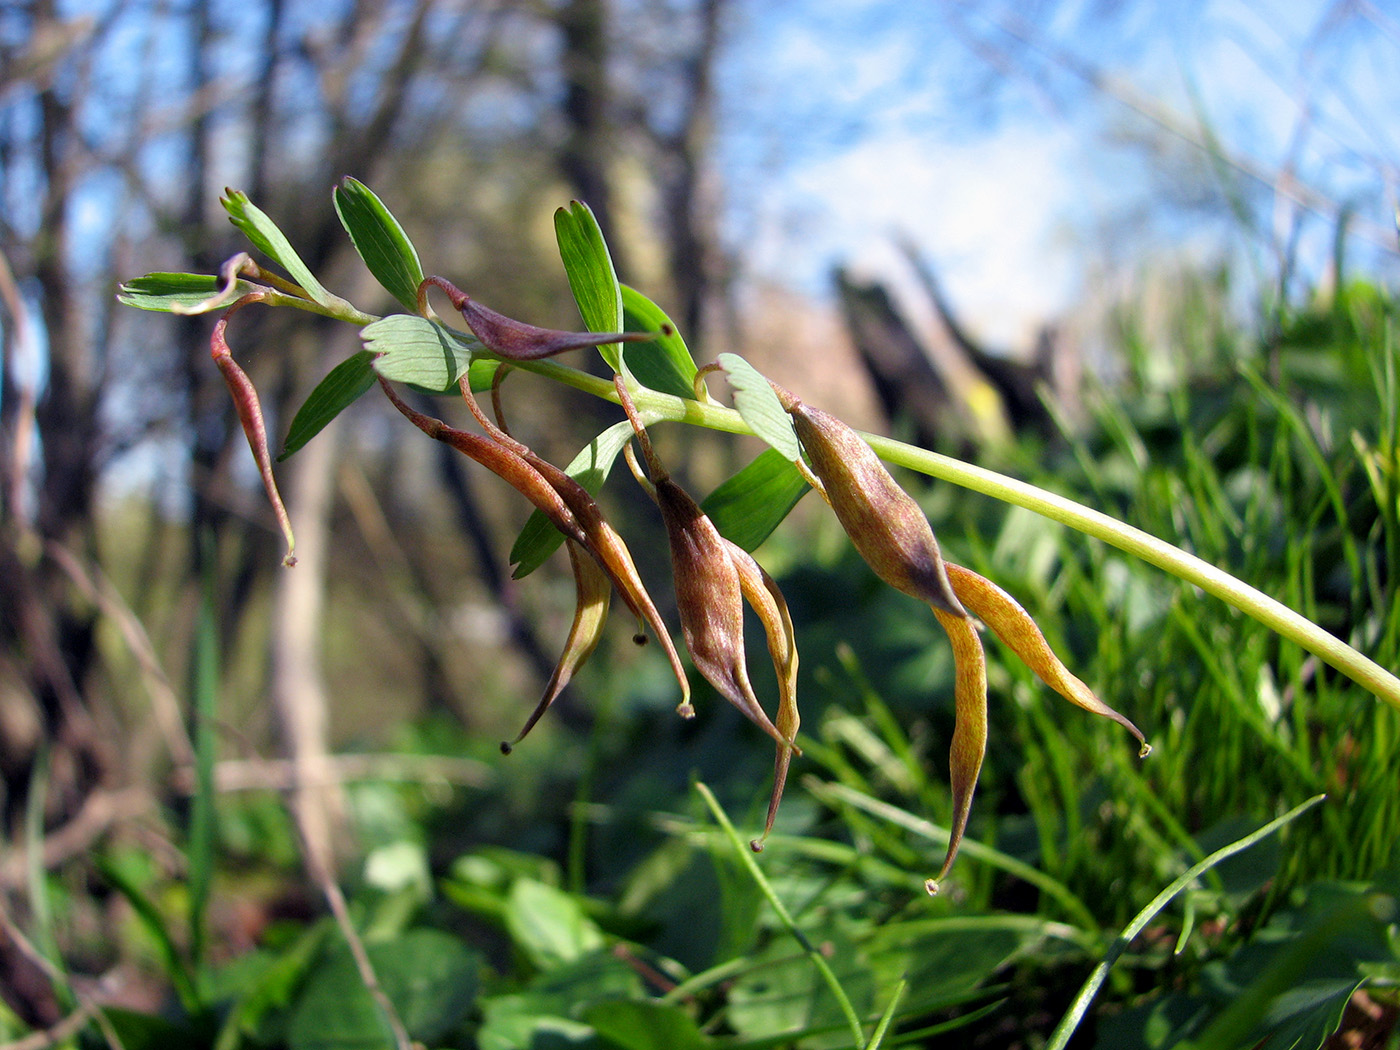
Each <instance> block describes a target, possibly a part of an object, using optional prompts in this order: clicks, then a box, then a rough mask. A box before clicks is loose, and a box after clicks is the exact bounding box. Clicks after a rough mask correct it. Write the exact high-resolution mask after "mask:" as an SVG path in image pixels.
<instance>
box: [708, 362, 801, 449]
mask: <svg viewBox="0 0 1400 1050" xmlns="http://www.w3.org/2000/svg"><path fill="white" fill-rule="evenodd" d="M719 363H720V367H721V368H723V369H724V373H725V375H727V376H728V377H729V386H730V388H731V389H732V390H733V391H734V407H735V408H736V409H738V410H739V415H741V416H743V417H744V422H745V423H747V424H748V425H749V426H750V427H752V428H753V432H754V433H755V434H757V435H758V436H759V437H761V438H762V439H763V440H764V441H766V442H768V444H770V445H772V446H773V447H774V448H775V449H777V450H778V451H779V452H781V453H782V454H783V458H784V459H787V460H791V461H796V460H797V459H798V458H799V457H800V456H801V455H802V446H801V445H799V444H798V441H797V434H796V433H795V432H794V431H793V429H792V421H791V420H790V419H789V418H788V414H787V413H786V412H784V411H783V406H782V405H781V404H780V403H779V401H778V395H777V394H775V393H773V388H772V387H771V386H769V385H768V380H767V379H765V378H764V377H763V375H762V373H760V372H759V371H758V370H757V369H756V368H754V366H753V365H751V364H749V363H748V362H747V361H745V360H744V359H743V358H742V357H740V356H739V355H738V354H720V355H719Z"/></svg>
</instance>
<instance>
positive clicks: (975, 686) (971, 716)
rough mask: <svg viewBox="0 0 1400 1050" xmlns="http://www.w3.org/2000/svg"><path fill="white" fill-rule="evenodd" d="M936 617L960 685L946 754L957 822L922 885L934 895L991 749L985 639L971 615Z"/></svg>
mask: <svg viewBox="0 0 1400 1050" xmlns="http://www.w3.org/2000/svg"><path fill="white" fill-rule="evenodd" d="M933 614H934V615H935V616H936V617H938V622H939V623H940V624H942V625H943V629H944V630H945V631H947V632H948V639H949V641H950V642H952V645H953V666H954V669H955V674H956V683H955V685H954V687H953V710H954V722H953V744H952V747H951V748H949V751H948V783H949V787H950V790H951V791H952V795H953V822H952V826H951V828H950V834H949V836H948V853H947V855H946V856H945V857H944V858H943V868H942V870H940V871H939V873H938V877H937V878H935V879H929V880H927V881H926V882H925V883H924V889H926V890H928V892H929V894H930V895H933V894H936V893H937V892H938V884H939V883H940V882H942V881H943V879H945V878H946V877H947V875H948V871H949V869H951V868H952V866H953V860H954V859H955V858H956V857H957V855H958V847H959V846H961V845H962V839H963V832H965V831H966V830H967V818H968V814H969V813H971V812H972V793H973V792H974V791H975V790H976V789H977V778H978V776H979V775H980V774H981V772H982V758H983V756H984V755H985V754H986V751H987V656H986V653H984V652H983V650H982V639H981V637H980V636H979V635H978V634H977V627H976V625H975V624H973V622H972V619H971V617H969V616H955V615H953V614H952V613H948V612H944V611H943V610H942V609H939V608H937V607H936V606H935V607H934V610H933Z"/></svg>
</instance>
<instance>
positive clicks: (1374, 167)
mask: <svg viewBox="0 0 1400 1050" xmlns="http://www.w3.org/2000/svg"><path fill="white" fill-rule="evenodd" d="M1396 8H1397V5H1396V4H1395V3H1394V0H1385V2H1382V3H1378V4H1376V5H1375V6H1374V7H1370V6H1367V5H1365V4H1362V5H1352V7H1351V8H1348V7H1347V5H1336V4H1331V3H1319V2H1301V0H1283V2H1276V3H1266V2H1264V0H1189V2H1186V3H1182V4H1174V5H1156V4H1135V5H1127V6H1125V7H1120V8H1118V9H1117V14H1116V15H1114V16H1113V17H1111V18H1110V17H1105V16H1104V15H1103V13H1102V12H1103V10H1104V7H1103V5H1095V4H1094V3H1092V2H1091V0H1089V2H1085V3H1064V4H1060V5H1057V6H1055V8H1054V9H1053V17H1050V18H1048V19H1047V20H1045V21H1043V22H1041V23H1037V24H1036V26H1035V27H1034V28H1033V29H1032V32H1034V33H1035V35H1036V36H1037V37H1038V38H1039V39H1040V40H1041V41H1043V42H1044V43H1045V45H1046V47H1047V48H1051V49H1053V48H1062V49H1063V50H1064V51H1065V52H1068V53H1069V54H1070V55H1071V56H1072V57H1074V58H1076V59H1078V60H1080V61H1084V62H1089V63H1092V64H1093V65H1094V66H1095V67H1096V68H1097V69H1099V70H1100V71H1102V72H1103V73H1104V74H1106V75H1107V76H1108V77H1110V78H1112V80H1113V82H1114V84H1115V90H1118V91H1120V92H1121V93H1122V94H1123V95H1124V96H1125V97H1127V98H1130V99H1132V98H1140V99H1143V100H1147V101H1149V102H1150V103H1151V104H1153V105H1160V106H1162V107H1164V112H1167V113H1169V114H1173V115H1175V116H1177V117H1179V118H1181V119H1182V120H1183V121H1184V123H1185V126H1187V127H1190V128H1198V127H1201V126H1202V125H1203V124H1206V123H1208V125H1209V126H1210V128H1211V130H1212V131H1213V132H1214V133H1215V134H1216V135H1217V136H1218V137H1219V139H1220V140H1221V141H1222V142H1224V143H1225V144H1227V145H1228V147H1229V148H1230V149H1231V150H1232V151H1235V152H1236V153H1238V155H1240V156H1241V157H1243V158H1245V159H1247V160H1248V161H1249V162H1250V163H1251V164H1253V165H1257V166H1258V168H1259V169H1260V170H1262V171H1264V172H1268V173H1274V172H1276V171H1278V170H1280V168H1283V167H1285V166H1287V165H1292V166H1293V167H1294V169H1295V170H1296V175H1297V177H1298V178H1299V179H1300V180H1301V182H1302V184H1304V185H1305V186H1309V187H1313V188H1316V189H1319V190H1322V191H1324V192H1326V193H1328V194H1330V195H1333V196H1334V197H1336V198H1337V199H1341V200H1346V201H1348V202H1350V203H1352V204H1354V205H1355V206H1356V207H1357V208H1358V210H1359V213H1360V215H1361V217H1362V218H1363V219H1364V220H1365V221H1366V222H1367V223H1369V224H1370V226H1371V228H1372V230H1373V231H1380V235H1381V236H1382V238H1383V237H1384V233H1385V230H1386V227H1387V225H1388V217H1389V215H1390V213H1391V210H1392V209H1393V207H1394V202H1395V194H1396V175H1395V172H1396V165H1397V164H1400V142H1397V132H1396V131H1395V130H1394V129H1396V127H1397V124H1396V122H1395V121H1394V120H1387V119H1385V114H1387V113H1389V114H1394V113H1397V112H1400V77H1397V76H1395V75H1394V70H1395V69H1397V68H1400V30H1395V31H1394V32H1392V27H1393V25H1394V24H1395V23H1394V21H1393V20H1394V19H1395V18H1396V15H1397V13H1398V12H1397V10H1396ZM741 10H742V12H743V18H742V20H741V22H740V23H739V26H740V32H739V36H738V38H737V46H736V47H735V49H734V52H733V54H732V55H731V60H730V67H729V75H728V76H727V77H726V78H725V81H724V83H725V84H726V86H727V94H726V98H725V120H724V121H723V122H722V126H723V127H725V128H726V129H727V130H726V136H725V139H724V142H725V147H726V155H725V162H724V170H725V172H726V175H727V177H728V178H729V180H730V184H731V186H732V192H733V193H734V195H735V205H736V209H735V211H734V213H733V226H732V227H731V236H732V237H735V238H741V239H742V240H743V241H744V243H745V244H746V246H747V248H748V250H749V252H750V262H751V264H752V265H753V266H754V268H755V269H756V270H757V271H758V272H760V273H763V274H765V275H770V276H773V275H776V276H780V277H781V278H782V279H784V280H787V281H789V282H791V283H795V284H797V285H798V286H800V287H804V288H808V289H811V290H819V289H821V288H822V287H823V286H824V284H825V282H826V280H827V274H828V273H829V271H830V268H831V266H832V265H833V264H834V263H836V262H838V261H841V262H845V263H849V264H854V265H855V266H857V267H858V268H861V269H865V270H868V271H872V272H875V273H880V274H883V275H886V276H890V277H892V278H893V279H895V280H898V279H899V277H900V274H901V270H902V266H901V264H900V262H899V261H898V257H897V253H896V251H895V249H894V246H893V237H892V234H894V233H896V232H898V233H904V234H908V235H910V236H912V237H913V238H914V239H915V240H916V241H917V242H918V243H919V244H920V245H921V247H922V248H923V250H924V251H925V252H926V253H927V254H928V256H929V258H930V259H932V260H933V261H934V262H935V263H936V264H937V266H938V267H939V269H940V272H941V273H942V274H943V276H944V277H945V279H946V281H947V284H948V285H949V287H950V290H951V291H952V293H953V295H954V296H955V297H956V299H957V300H958V302H959V303H960V304H961V305H962V306H963V307H964V308H965V309H966V311H967V313H968V316H969V318H970V319H971V320H972V321H973V322H974V324H975V325H976V326H977V327H978V328H979V329H980V330H981V332H982V334H983V335H984V336H985V337H987V338H989V339H991V340H993V341H994V342H1000V343H1003V344H1007V345H1022V346H1024V345H1025V344H1026V342H1027V341H1028V339H1029V333H1030V332H1031V331H1032V330H1033V329H1034V327H1035V326H1036V325H1037V324H1038V323H1039V322H1040V321H1042V320H1044V319H1046V318H1048V317H1050V316H1053V315H1054V314H1055V313H1057V312H1059V311H1063V310H1065V309H1067V308H1068V307H1069V306H1070V305H1071V304H1072V303H1073V302H1074V301H1076V300H1077V299H1078V298H1080V297H1082V296H1083V295H1084V294H1085V292H1086V288H1085V281H1086V279H1087V276H1088V275H1091V274H1093V273H1095V272H1102V271H1103V270H1104V269H1105V268H1112V267H1121V266H1127V265H1131V264H1132V263H1133V262H1135V261H1145V260H1146V259H1147V258H1148V257H1153V256H1158V255H1160V254H1183V253H1184V254H1191V253H1197V254H1200V255H1208V254H1210V253H1212V252H1218V251H1220V250H1222V248H1221V244H1222V235H1223V234H1225V233H1227V232H1231V231H1230V226H1231V224H1230V223H1229V222H1222V221H1221V219H1222V216H1221V214H1220V213H1219V210H1218V209H1217V214H1215V215H1214V216H1212V215H1210V214H1209V212H1208V210H1207V209H1200V208H1196V209H1192V208H1186V209H1182V208H1181V207H1179V206H1171V207H1168V206H1166V205H1167V204H1168V203H1169V202H1168V198H1169V197H1171V196H1172V195H1173V194H1174V193H1175V192H1177V191H1178V190H1179V189H1181V188H1183V186H1182V184H1179V183H1174V182H1173V181H1172V179H1171V175H1172V173H1173V168H1172V165H1174V164H1175V165H1181V164H1188V165H1189V164H1193V163H1194V164H1198V165H1199V163H1200V162H1201V161H1202V159H1203V157H1204V155H1203V154H1200V153H1199V152H1198V151H1195V150H1192V149H1191V148H1189V147H1185V146H1184V145H1183V144H1182V143H1181V142H1180V140H1178V139H1175V138H1173V137H1172V136H1166V137H1165V139H1164V141H1166V143H1167V144H1168V146H1169V147H1170V150H1169V153H1168V154H1167V160H1166V163H1163V161H1162V160H1161V159H1160V158H1154V157H1153V156H1152V155H1151V154H1150V153H1149V152H1148V151H1145V150H1143V149H1141V148H1133V147H1132V146H1130V145H1128V144H1127V142H1126V140H1128V139H1132V138H1134V137H1138V138H1142V137H1144V136H1146V135H1147V134H1149V133H1150V134H1154V135H1159V134H1160V132H1159V129H1157V128H1156V127H1155V126H1153V125H1152V124H1151V123H1150V122H1149V121H1148V120H1146V119H1145V118H1144V117H1143V116H1142V115H1141V114H1139V113H1137V112H1134V110H1133V109H1132V108H1130V106H1129V105H1125V104H1124V103H1123V102H1122V101H1121V100H1117V99H1114V98H1113V97H1111V96H1110V95H1109V94H1106V93H1103V92H1100V91H1096V90H1094V89H1092V88H1090V87H1089V86H1087V85H1086V83H1085V82H1084V80H1083V79H1082V78H1080V77H1077V76H1076V75H1074V74H1073V73H1072V72H1071V71H1070V69H1069V68H1068V67H1067V66H1066V65H1065V63H1064V62H1062V61H1058V60H1056V59H1055V58H1053V57H1047V56H1046V54H1045V53H1044V52H1043V51H1030V52H1027V51H1023V50H1022V51H1017V50H1015V48H1016V45H1017V42H1016V41H1015V40H1013V38H1012V37H1011V36H1010V35H1007V34H1006V33H1004V32H1001V31H1000V30H998V29H997V28H996V23H997V22H998V21H1001V22H1005V23H1006V24H1008V25H1010V26H1011V27H1012V28H1013V29H1015V28H1017V26H1018V23H1017V22H1016V21H1015V19H1016V16H1015V14H1014V12H1015V11H1016V10H1017V8H1016V7H1015V6H1013V5H1005V6H1002V5H978V6H977V7H976V8H975V9H974V7H973V6H972V5H969V6H968V7H963V6H961V5H958V4H927V5H922V4H921V5H913V4H892V3H889V2H886V0H844V2H842V0H832V2H826V3H811V2H806V3H800V2H795V0H792V2H781V0H780V2H776V3H771V4H761V3H758V2H756V0H755V2H751V3H748V4H744V5H741ZM987 12H990V13H987ZM974 41H975V42H976V44H977V45H978V46H980V47H981V48H983V55H986V54H988V52H989V51H990V53H991V56H992V58H993V59H996V58H998V57H1000V58H1002V59H1004V60H1005V61H1006V65H1005V66H1004V67H1003V68H1002V69H1001V70H1000V71H999V72H997V73H993V72H992V66H991V65H990V64H988V62H986V61H984V59H983V57H978V56H974V54H973V52H972V51H971V50H970V49H969V43H970V42H974ZM1002 48H1005V49H1006V50H1007V52H1009V54H1007V53H1003V54H1001V55H997V54H996V52H997V51H998V50H999V49H1002ZM1300 129H1301V130H1300ZM1182 170H1184V169H1182ZM1246 185H1250V186H1251V189H1252V190H1254V191H1255V192H1256V195H1257V196H1259V197H1261V198H1262V199H1261V200H1259V201H1257V202H1256V203H1258V204H1260V205H1261V206H1262V208H1263V210H1262V213H1261V214H1259V216H1258V218H1259V221H1260V223H1261V228H1262V230H1263V232H1264V234H1265V237H1264V238H1263V239H1261V240H1259V241H1258V242H1257V245H1263V244H1266V243H1267V240H1268V235H1269V234H1270V233H1271V232H1272V228H1273V226H1274V224H1275V223H1277V224H1278V228H1279V230H1280V231H1282V230H1285V229H1287V227H1288V225H1289V224H1290V223H1291V221H1292V219H1293V217H1294V214H1295V213H1294V210H1293V209H1292V208H1291V207H1290V206H1288V205H1286V204H1284V205H1282V206H1280V207H1278V208H1276V209H1274V210H1273V211H1271V210H1270V201H1269V196H1268V195H1267V194H1257V188H1256V187H1253V186H1252V184H1249V183H1247V182H1246ZM1303 229H1304V232H1305V236H1304V241H1303V250H1304V253H1305V257H1306V258H1308V259H1311V260H1313V262H1314V264H1315V265H1317V260H1320V259H1323V258H1325V257H1326V253H1327V251H1328V250H1329V248H1330V239H1331V233H1332V231H1331V229H1330V228H1329V226H1328V224H1327V223H1325V222H1321V221H1314V220H1309V221H1308V222H1306V223H1304V226H1303ZM1391 229H1392V231H1393V226H1392V227H1391ZM1232 232H1234V233H1239V232H1240V231H1239V230H1238V228H1236V229H1234V230H1233V231H1232ZM1106 234H1108V235H1111V236H1105V235H1106ZM1115 239H1116V240H1115ZM1390 243H1391V245H1392V246H1393V243H1394V242H1393V240H1392V241H1391V242H1390ZM1357 255H1358V257H1359V258H1362V259H1365V260H1367V261H1368V264H1369V265H1373V266H1375V267H1377V268H1378V270H1379V274H1380V276H1381V277H1382V279H1387V278H1388V279H1389V280H1391V281H1392V282H1393V280H1394V278H1395V276H1396V273H1397V270H1396V265H1395V255H1394V254H1393V250H1392V252H1391V253H1389V254H1388V255H1387V254H1386V253H1384V252H1382V253H1379V254H1377V253H1376V252H1373V251H1370V250H1369V249H1368V248H1367V247H1366V245H1365V244H1364V243H1362V244H1361V245H1360V250H1359V251H1358V252H1357Z"/></svg>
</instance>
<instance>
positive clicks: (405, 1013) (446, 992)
mask: <svg viewBox="0 0 1400 1050" xmlns="http://www.w3.org/2000/svg"><path fill="white" fill-rule="evenodd" d="M365 950H366V952H367V953H368V955H369V960H370V964H371V966H372V967H373V968H374V973H375V976H376V977H377V978H378V980H379V985H380V987H381V988H382V989H383V990H384V994H385V995H387V996H388V998H389V1001H390V1002H391V1003H393V1004H394V1009H395V1010H396V1011H397V1012H398V1015H399V1018H400V1020H402V1021H403V1024H404V1027H405V1028H406V1029H408V1034H409V1035H410V1036H412V1037H413V1038H414V1039H415V1040H417V1041H419V1042H423V1043H429V1044H431V1043H434V1042H436V1041H437V1040H439V1039H441V1038H442V1037H443V1036H445V1035H446V1034H447V1032H448V1031H449V1030H450V1029H451V1028H453V1027H454V1026H455V1025H456V1024H457V1023H458V1022H459V1021H460V1020H461V1019H462V1017H463V1016H464V1015H465V1014H466V1012H467V1010H468V1009H470V1007H471V1005H472V1002H473V1001H474V1000H475V998H476V991H477V973H478V971H479V970H480V967H481V960H480V958H479V957H478V956H477V955H476V953H475V952H473V951H471V950H470V949H469V948H467V947H466V945H464V944H463V943H462V942H461V941H459V940H458V939H457V938H455V937H453V936H451V935H450V934H447V933H443V932H441V931H439V930H430V929H417V930H409V931H408V932H407V933H404V934H402V935H401V936H399V937H397V938H396V939H394V940H392V941H378V942H373V943H370V944H367V945H366V946H365ZM287 1045H288V1046H289V1047H291V1050H378V1048H380V1047H384V1046H392V1045H393V1038H392V1034H391V1033H390V1031H389V1027H388V1023H387V1022H386V1021H385V1019H384V1016H383V1014H382V1013H381V1012H380V1009H379V1006H378V1004H376V1003H375V1001H374V997H373V996H372V995H371V994H370V991H369V989H368V988H366V987H365V983H364V979H363V978H362V977H361V976H360V972H359V969H358V968H357V967H356V966H355V960H354V958H353V957H352V956H351V954H350V950H349V948H348V946H346V945H345V944H344V943H343V942H341V943H339V944H336V945H335V947H334V948H333V949H331V950H330V951H328V952H326V954H325V955H324V956H323V957H322V959H321V961H320V963H319V964H318V965H317V966H316V968H315V969H314V970H313V971H312V972H311V974H310V976H309V978H308V980H307V982H306V985H305V987H304V988H303V990H302V994H301V996H300V998H299V1000H298V1002H297V1006H296V1010H295V1012H294V1013H293V1015H292V1018H291V1022H290V1024H289V1025H288V1031H287Z"/></svg>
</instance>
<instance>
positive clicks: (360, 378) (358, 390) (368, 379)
mask: <svg viewBox="0 0 1400 1050" xmlns="http://www.w3.org/2000/svg"><path fill="white" fill-rule="evenodd" d="M373 385H374V355H373V354H372V353H370V352H369V351H368V350H361V351H360V352H359V353H357V354H351V355H350V356H349V357H347V358H346V359H345V360H344V361H342V362H340V364H338V365H336V366H335V367H334V368H332V369H331V370H330V371H329V372H327V373H326V378H324V379H322V380H321V381H320V382H319V383H318V384H316V389H315V390H313V391H311V394H310V396H309V397H307V399H306V400H305V401H304V402H303V403H302V406H301V408H299V409H297V414H296V416H295V417H294V418H293V419H292V425H291V427H290V428H289V429H288V430H287V440H286V443H285V444H284V445H283V446H282V451H281V453H279V454H278V456H277V459H278V461H279V462H280V461H281V460H284V459H286V458H287V457H288V456H290V455H291V454H292V453H293V452H296V451H297V450H298V449H299V448H301V447H302V446H303V445H305V444H306V443H307V442H308V441H310V440H311V439H312V438H314V437H315V436H316V435H317V434H319V433H320V432H321V431H322V430H323V429H324V428H325V426H326V424H327V423H329V422H330V421H331V420H332V419H334V418H335V417H336V416H338V415H340V413H341V412H343V411H344V410H345V409H346V408H348V407H349V406H350V405H351V404H353V403H354V402H355V401H356V400H358V399H359V397H360V395H361V394H363V393H364V392H365V391H366V390H368V389H369V388H370V387H372V386H373Z"/></svg>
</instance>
